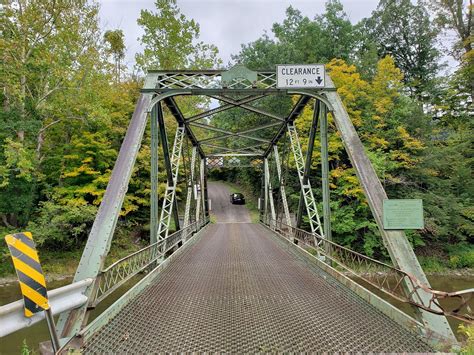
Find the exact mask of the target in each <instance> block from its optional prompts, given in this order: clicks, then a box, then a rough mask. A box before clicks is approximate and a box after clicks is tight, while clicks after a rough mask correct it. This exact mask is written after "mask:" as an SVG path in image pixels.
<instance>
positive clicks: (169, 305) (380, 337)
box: [83, 183, 432, 353]
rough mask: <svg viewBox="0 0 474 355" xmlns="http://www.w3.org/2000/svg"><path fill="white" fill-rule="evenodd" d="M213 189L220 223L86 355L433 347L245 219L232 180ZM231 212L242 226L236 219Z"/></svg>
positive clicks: (92, 342)
mask: <svg viewBox="0 0 474 355" xmlns="http://www.w3.org/2000/svg"><path fill="white" fill-rule="evenodd" d="M209 188H210V191H209V195H210V197H211V198H212V199H213V202H212V203H213V213H215V215H216V218H217V220H218V222H221V223H217V224H213V225H210V226H208V227H207V231H206V234H205V235H203V236H202V238H201V239H200V240H198V241H197V242H196V244H194V245H192V246H190V247H189V248H188V249H187V250H185V251H184V252H183V253H182V254H181V255H179V256H178V257H177V258H176V259H175V260H173V261H172V262H171V263H170V265H169V266H168V267H167V268H166V269H164V270H163V272H162V274H161V275H160V276H159V277H158V278H157V281H156V282H154V283H152V284H151V285H150V286H148V287H147V288H146V289H145V290H144V291H143V292H142V293H141V294H140V295H139V296H137V297H136V298H135V299H134V300H133V301H132V302H131V303H130V304H128V305H127V306H126V307H125V308H124V309H123V310H122V311H121V312H120V313H119V314H118V315H117V316H115V317H114V318H113V319H112V320H111V321H110V322H109V323H108V324H107V325H106V326H105V327H104V328H103V329H102V330H101V331H99V332H98V333H96V334H95V335H94V336H93V337H92V338H90V339H89V341H88V342H87V343H86V344H85V346H84V348H83V350H84V352H85V353H102V352H112V353H122V352H129V353H156V352H232V353H244V352H250V353H255V352H304V351H306V352H315V351H319V352H350V351H351V352H353V351H359V352H430V351H432V349H431V348H430V347H429V346H428V345H426V344H425V343H424V342H423V341H422V340H421V339H420V338H418V337H417V336H415V335H414V334H413V333H411V332H409V331H407V330H405V329H404V328H402V327H401V326H399V325H398V324H396V323H395V322H393V321H392V320H391V319H389V318H388V317H386V316H385V315H383V314H382V313H380V312H379V311H377V310H376V309H375V308H373V307H372V306H370V305H369V304H368V303H367V302H365V301H363V300H362V299H361V298H359V297H358V296H357V295H355V294H354V293H353V292H351V291H349V290H347V289H345V288H343V287H342V286H341V285H340V284H339V283H337V282H336V281H335V280H333V279H332V278H331V277H330V276H328V275H327V274H325V273H323V272H322V271H321V272H317V271H314V270H312V269H309V268H308V267H307V266H306V264H304V263H303V262H302V261H300V260H299V259H298V258H296V257H295V256H294V255H293V254H291V253H290V252H288V251H286V250H285V249H284V248H282V247H281V246H280V244H279V243H278V242H276V241H275V239H274V238H275V237H273V236H270V235H269V233H270V232H269V231H268V230H267V229H265V228H264V227H263V226H261V225H257V224H252V223H242V222H245V221H241V219H246V218H249V220H250V217H249V216H248V212H242V211H244V210H245V207H243V206H233V205H231V204H230V202H229V194H230V192H228V191H227V189H226V187H225V185H224V184H215V183H210V184H209ZM224 196H225V199H224ZM239 207H243V208H244V209H243V210H242V211H241V209H240V208H239ZM229 210H231V211H238V212H237V213H236V214H235V216H236V218H235V219H236V221H237V222H240V223H230V222H229V221H230V219H231V216H233V215H234V214H233V213H234V212H229Z"/></svg>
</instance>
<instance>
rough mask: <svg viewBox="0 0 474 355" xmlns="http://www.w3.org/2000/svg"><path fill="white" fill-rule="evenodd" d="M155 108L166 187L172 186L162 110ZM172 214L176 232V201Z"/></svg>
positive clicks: (177, 223) (177, 220)
mask: <svg viewBox="0 0 474 355" xmlns="http://www.w3.org/2000/svg"><path fill="white" fill-rule="evenodd" d="M156 106H158V107H157V113H158V115H157V117H158V127H159V130H160V139H161V147H162V148H163V158H164V162H165V169H166V176H167V178H168V186H171V185H172V184H173V168H172V167H171V160H170V151H169V147H168V137H167V136H166V128H165V122H164V119H163V110H162V107H161V105H156ZM172 213H173V219H174V224H175V226H176V230H178V229H179V217H178V204H177V202H176V200H174V201H173V209H172ZM160 222H161V221H160Z"/></svg>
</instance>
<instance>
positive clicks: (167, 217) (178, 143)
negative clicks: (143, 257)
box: [157, 126, 185, 250]
mask: <svg viewBox="0 0 474 355" xmlns="http://www.w3.org/2000/svg"><path fill="white" fill-rule="evenodd" d="M184 139H185V130H184V126H178V127H177V128H176V134H175V137H174V144H173V151H172V154H171V159H170V166H171V173H172V176H171V182H170V181H168V184H167V186H166V191H165V196H164V198H163V206H162V208H161V215H160V220H159V223H158V232H157V240H162V239H165V238H166V237H167V236H168V234H169V229H170V223H171V215H172V214H173V210H174V211H176V209H175V208H173V207H174V206H175V204H176V187H177V185H178V175H179V165H180V161H181V152H182V146H183V140H184ZM176 212H177V211H176ZM176 215H177V213H176ZM176 229H177V230H178V229H179V220H178V224H177V225H176ZM164 250H166V246H164Z"/></svg>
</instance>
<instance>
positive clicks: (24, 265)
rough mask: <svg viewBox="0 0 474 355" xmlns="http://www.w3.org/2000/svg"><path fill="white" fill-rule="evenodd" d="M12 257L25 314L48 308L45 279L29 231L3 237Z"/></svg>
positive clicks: (32, 313) (29, 314)
mask: <svg viewBox="0 0 474 355" xmlns="http://www.w3.org/2000/svg"><path fill="white" fill-rule="evenodd" d="M5 241H6V242H7V245H8V249H10V254H11V256H12V259H13V265H14V266H15V269H16V273H17V275H18V280H19V281H20V288H21V293H22V294H23V301H24V303H25V316H26V317H32V316H33V315H34V314H35V313H38V312H42V311H46V310H49V304H48V294H47V292H46V281H45V278H44V274H43V270H42V269H41V264H40V261H39V258H38V252H37V251H36V246H35V242H34V241H33V237H32V235H31V233H30V232H24V233H17V234H9V235H7V236H6V237H5Z"/></svg>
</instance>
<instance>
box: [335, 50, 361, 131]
mask: <svg viewBox="0 0 474 355" xmlns="http://www.w3.org/2000/svg"><path fill="white" fill-rule="evenodd" d="M326 68H327V69H328V72H329V74H330V76H331V79H332V80H333V82H334V85H335V86H336V88H337V92H338V94H339V95H340V96H341V98H342V100H343V102H344V105H345V106H346V108H347V111H348V113H349V116H350V118H351V120H352V123H353V124H354V125H355V126H356V127H359V126H361V125H362V112H361V111H360V109H359V107H360V101H361V100H365V99H367V93H368V91H369V83H368V82H366V81H365V80H363V79H362V78H361V76H360V74H359V73H358V72H357V69H356V67H355V65H348V64H347V63H346V62H345V61H343V60H342V59H333V60H331V62H329V64H327V65H326Z"/></svg>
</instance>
